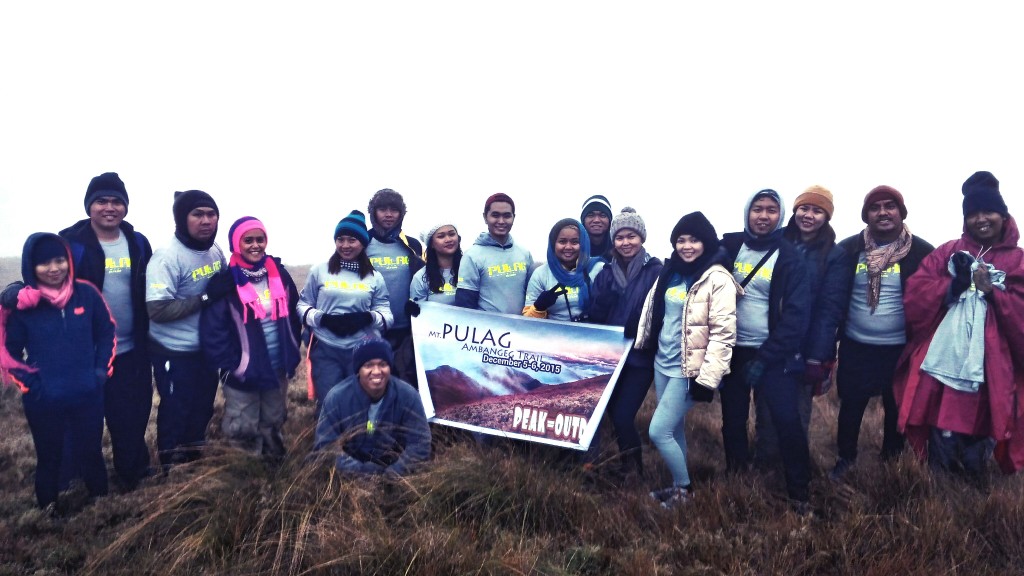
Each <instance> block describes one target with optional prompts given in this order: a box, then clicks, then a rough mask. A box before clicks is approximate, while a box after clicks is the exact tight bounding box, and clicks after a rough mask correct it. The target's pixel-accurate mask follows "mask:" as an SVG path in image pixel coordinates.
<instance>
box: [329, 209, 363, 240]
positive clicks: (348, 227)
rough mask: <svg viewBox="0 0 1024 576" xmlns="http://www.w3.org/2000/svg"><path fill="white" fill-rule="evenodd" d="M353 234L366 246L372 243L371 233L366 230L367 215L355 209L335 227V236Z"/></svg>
mask: <svg viewBox="0 0 1024 576" xmlns="http://www.w3.org/2000/svg"><path fill="white" fill-rule="evenodd" d="M342 235H344V236H352V237H353V238H355V239H356V240H359V243H360V244H362V245H363V246H364V247H365V246H366V245H367V244H369V243H370V233H369V232H368V231H367V230H366V216H365V215H364V214H363V213H362V212H360V211H359V210H353V211H351V212H349V213H348V216H345V217H344V218H342V219H341V221H340V222H338V225H337V226H335V227H334V237H335V238H337V237H338V236H342Z"/></svg>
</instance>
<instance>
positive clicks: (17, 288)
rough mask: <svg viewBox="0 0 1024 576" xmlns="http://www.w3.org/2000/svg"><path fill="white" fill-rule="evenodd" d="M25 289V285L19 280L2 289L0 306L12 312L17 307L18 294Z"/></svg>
mask: <svg viewBox="0 0 1024 576" xmlns="http://www.w3.org/2000/svg"><path fill="white" fill-rule="evenodd" d="M24 287H25V283H24V282H22V281H21V280H15V281H14V282H11V283H10V284H8V285H7V288H4V291H3V294H0V306H3V307H4V308H7V309H8V310H14V309H16V308H17V307H18V292H21V289H22V288H24Z"/></svg>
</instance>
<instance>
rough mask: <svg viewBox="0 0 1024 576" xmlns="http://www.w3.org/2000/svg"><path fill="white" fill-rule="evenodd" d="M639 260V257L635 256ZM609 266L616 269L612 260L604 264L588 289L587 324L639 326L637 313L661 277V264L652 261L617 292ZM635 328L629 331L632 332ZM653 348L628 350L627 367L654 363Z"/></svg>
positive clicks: (657, 261) (651, 259)
mask: <svg viewBox="0 0 1024 576" xmlns="http://www.w3.org/2000/svg"><path fill="white" fill-rule="evenodd" d="M638 258H639V256H638ZM612 266H618V263H617V262H616V261H615V260H613V261H611V262H609V263H608V264H606V265H605V266H604V268H602V269H601V271H600V272H598V273H597V277H595V278H594V283H593V285H592V286H591V288H590V291H591V294H590V302H591V304H590V321H591V322H593V323H594V324H605V325H607V326H625V325H626V323H627V322H631V323H638V322H639V321H640V311H641V310H642V309H643V307H644V299H645V298H647V293H648V292H650V291H651V287H652V286H654V283H655V282H657V281H658V274H661V268H662V263H661V260H659V259H657V258H655V257H653V256H652V257H651V258H650V259H649V260H648V261H647V262H645V263H644V266H643V268H641V269H640V274H638V275H637V277H636V278H635V279H634V280H633V281H632V282H630V283H629V284H628V285H627V286H626V288H625V290H620V289H619V287H618V285H617V284H616V283H615V276H614V272H613V271H612ZM635 328H636V326H635V325H634V326H632V327H631V328H630V329H631V330H635ZM654 352H655V350H654V349H653V347H652V348H651V349H648V350H637V349H634V348H632V347H631V348H630V350H629V355H628V356H627V357H626V364H628V365H630V366H641V365H647V364H650V363H651V362H653V361H654Z"/></svg>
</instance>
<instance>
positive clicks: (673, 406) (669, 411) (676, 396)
mask: <svg viewBox="0 0 1024 576" xmlns="http://www.w3.org/2000/svg"><path fill="white" fill-rule="evenodd" d="M654 391H655V392H656V393H657V395H658V407H657V408H656V409H655V410H654V416H652V417H651V428H650V434H651V442H653V443H654V446H655V447H657V448H658V452H660V453H661V457H662V458H664V459H665V465H666V466H668V469H669V471H670V472H672V484H673V485H675V486H689V485H690V473H689V471H688V470H687V468H686V413H687V412H689V411H690V408H692V407H693V398H691V397H690V381H689V380H688V379H687V378H683V377H682V376H680V377H678V378H677V377H670V376H666V375H664V374H662V373H661V372H658V371H657V370H655V372H654Z"/></svg>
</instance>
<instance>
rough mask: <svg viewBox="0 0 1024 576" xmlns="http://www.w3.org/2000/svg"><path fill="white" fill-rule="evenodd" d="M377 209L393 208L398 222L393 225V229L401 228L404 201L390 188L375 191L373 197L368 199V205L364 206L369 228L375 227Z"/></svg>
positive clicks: (403, 218)
mask: <svg viewBox="0 0 1024 576" xmlns="http://www.w3.org/2000/svg"><path fill="white" fill-rule="evenodd" d="M377 208H394V209H395V210H398V222H396V224H395V228H397V229H401V228H402V221H403V220H405V210H406V209H405V199H404V198H402V195H401V194H399V193H398V192H395V191H394V190H392V189H391V188H383V189H381V190H377V192H376V193H374V195H373V197H372V198H370V203H369V204H367V205H366V211H367V213H368V214H369V215H370V227H371V228H376V227H377Z"/></svg>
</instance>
